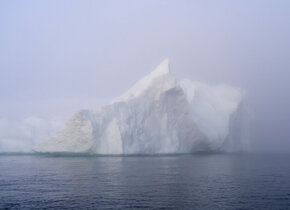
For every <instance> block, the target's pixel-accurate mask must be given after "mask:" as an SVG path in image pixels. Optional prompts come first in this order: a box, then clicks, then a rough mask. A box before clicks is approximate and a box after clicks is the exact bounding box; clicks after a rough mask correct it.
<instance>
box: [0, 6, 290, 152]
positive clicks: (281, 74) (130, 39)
mask: <svg viewBox="0 0 290 210" xmlns="http://www.w3.org/2000/svg"><path fill="white" fill-rule="evenodd" d="M289 11H290V2H289V1H286V0H285V1H282V0H281V1H266V0H264V1H258V0H257V1H242V0H241V1H230V0H229V1H177V0H175V1H169V0H168V1H165V0H159V1H153V0H152V1H133V0H132V1H127V0H126V1H125V0H123V1H110V0H109V1H57V0H55V1H48V0H44V1H29V0H28V1H1V3H0V28H1V33H0V46H1V47H0V102H1V103H0V104H1V105H0V119H1V120H0V126H1V127H0V138H1V139H2V140H3V139H15V138H16V139H17V140H15V141H14V142H16V144H18V143H17V142H18V140H19V139H21V136H22V134H21V132H22V131H23V129H22V128H23V126H22V124H21V123H22V122H23V123H24V124H25V123H26V124H27V119H39V120H40V119H41V120H43V119H45V120H44V121H49V122H57V123H52V124H49V125H48V124H45V123H40V124H41V125H39V126H40V127H41V128H42V127H45V126H48V127H53V128H55V127H57V126H59V124H61V123H59V122H60V121H65V120H66V119H67V118H68V117H69V116H70V115H71V114H72V113H73V112H75V111H76V110H77V109H81V108H94V107H97V106H99V105H102V104H105V103H107V102H109V101H111V100H112V99H113V98H115V97H117V96H119V95H121V94H122V93H123V92H124V91H126V90H127V89H128V88H130V87H131V86H132V85H133V84H134V83H135V82H136V81H137V80H138V79H139V78H140V77H142V76H144V75H146V74H147V73H149V72H150V71H152V70H153V69H154V68H155V67H156V66H157V65H158V64H159V63H160V62H161V61H162V60H163V59H164V58H166V57H168V58H169V60H170V68H171V71H172V73H173V74H174V75H175V76H176V77H178V78H190V79H192V80H198V81H203V82H207V83H213V84H216V83H224V84H229V85H232V86H236V87H240V88H241V89H243V90H244V92H245V95H246V97H245V98H246V99H245V100H246V101H245V103H246V104H247V106H248V110H249V112H250V113H251V126H250V127H251V142H252V149H253V151H259V152H260V151H267V152H268V151H273V152H276V151H279V152H280V151H281V152H282V151H283V152H285V151H286V152H290V130H289V128H290V111H289V107H290V94H289V93H288V91H289V89H290V82H289V77H290V69H289V67H290V59H289V55H290V12H289ZM41 120H40V121H41ZM36 121H37V120H34V121H33V122H36ZM19 124H21V125H19ZM26 124H25V125H26ZM44 124H45V126H43V125H44ZM52 125H53V126H52ZM54 125H57V126H54ZM7 127H9V129H7ZM20 127H21V129H22V131H21V132H19V130H21V129H20ZM7 130H10V131H11V132H10V131H9V132H7ZM30 130H31V129H30ZM43 130H45V129H43ZM23 132H24V131H23ZM43 132H45V133H46V131H43ZM7 133H8V134H7ZM24 133H25V132H24ZM26 133H27V132H26ZM23 135H24V134H23ZM27 135H28V134H27ZM41 135H42V134H41ZM41 135H39V136H41ZM19 136H20V137H19ZM23 139H24V140H25V139H26V137H25V138H23ZM33 141H34V140H33ZM35 141H37V140H35ZM19 144H20V143H19ZM7 147H9V144H8V146H7Z"/></svg>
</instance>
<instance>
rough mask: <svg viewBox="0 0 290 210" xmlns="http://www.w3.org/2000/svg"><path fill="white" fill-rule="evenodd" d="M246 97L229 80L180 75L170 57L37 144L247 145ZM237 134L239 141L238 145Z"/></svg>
mask: <svg viewBox="0 0 290 210" xmlns="http://www.w3.org/2000/svg"><path fill="white" fill-rule="evenodd" d="M242 98H243V97H242V93H241V91H240V90H239V89H237V88H233V87H230V86H226V85H207V84H204V83H200V82H193V81H190V80H182V81H178V80H177V79H176V78H175V77H174V76H173V75H172V74H171V72H170V71H169V61H168V59H166V60H164V61H163V62H162V63H161V64H160V65H159V66H158V67H157V68H156V69H155V70H154V71H153V72H151V73H150V74H149V75H147V76H145V77H143V78H142V79H141V80H140V81H139V82H137V83H136V84H135V85H134V86H133V87H132V88H131V89H129V90H128V91H127V92H126V93H124V94H123V95H121V96H120V97H118V98H117V99H115V100H114V101H113V102H112V103H111V104H109V105H106V106H103V107H100V108H98V109H96V110H83V111H79V112H78V113H76V114H75V115H74V116H73V117H72V118H71V119H70V120H69V121H68V122H67V124H66V126H65V128H64V129H62V130H60V131H59V132H58V133H56V134H55V135H54V136H52V137H51V138H49V139H47V140H45V141H43V142H41V143H40V144H38V145H37V146H36V147H35V148H34V150H35V151H36V152H41V153H53V152H69V153H91V154H166V153H191V152H196V151H233V150H234V151H239V150H244V149H245V147H244V145H243V141H244V139H243V138H239V137H237V134H239V133H241V130H242V129H243V128H242V126H243V123H240V122H239V119H241V117H239V115H240V114H241V113H242V112H241V111H239V110H240V109H242V108H241V102H242ZM232 124H233V125H232ZM236 125H240V126H241V128H240V127H239V126H236ZM233 128H234V129H233ZM240 136H241V135H240ZM233 138H235V139H238V141H239V142H238V144H237V145H240V146H238V147H236V146H233V145H235V139H233ZM229 145H230V146H229Z"/></svg>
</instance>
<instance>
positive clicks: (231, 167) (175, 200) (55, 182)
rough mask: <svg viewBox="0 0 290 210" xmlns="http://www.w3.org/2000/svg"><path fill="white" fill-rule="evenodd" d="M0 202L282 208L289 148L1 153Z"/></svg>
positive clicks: (9, 205)
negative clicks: (176, 152) (168, 152)
mask: <svg viewBox="0 0 290 210" xmlns="http://www.w3.org/2000/svg"><path fill="white" fill-rule="evenodd" d="M0 209H213V210H214V209H261V210H262V209H263V210H265V209H290V154H286V153H285V154H251V153H250V154H192V155H159V156H158V155H156V156H146V155H143V156H142V155H141V156H85V155H84V156H81V155H80V156H72V155H24V154H17V155H16V154H2V155H0Z"/></svg>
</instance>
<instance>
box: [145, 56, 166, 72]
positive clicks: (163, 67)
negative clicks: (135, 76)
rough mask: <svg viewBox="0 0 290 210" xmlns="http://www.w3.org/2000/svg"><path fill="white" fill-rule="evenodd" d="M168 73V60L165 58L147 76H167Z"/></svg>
mask: <svg viewBox="0 0 290 210" xmlns="http://www.w3.org/2000/svg"><path fill="white" fill-rule="evenodd" d="M168 73H170V70H169V59H168V58H166V59H164V60H163V61H162V62H161V63H160V64H159V65H158V66H157V67H156V68H155V69H154V71H152V72H151V73H150V74H149V75H151V76H160V75H163V74H168ZM149 75H148V76H149Z"/></svg>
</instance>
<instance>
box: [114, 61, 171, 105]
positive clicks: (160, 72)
mask: <svg viewBox="0 0 290 210" xmlns="http://www.w3.org/2000/svg"><path fill="white" fill-rule="evenodd" d="M167 75H171V73H170V70H169V60H168V58H166V59H164V60H163V61H162V62H161V63H160V64H159V65H158V66H157V67H156V68H155V69H154V70H153V71H152V72H151V73H149V74H148V75H147V76H145V77H143V78H142V79H140V80H139V81H138V82H137V83H136V84H135V85H133V87H132V88H130V89H129V90H128V91H127V92H125V94H123V95H121V96H120V97H118V98H117V99H116V100H114V101H113V102H117V101H125V100H128V99H130V98H133V97H137V96H139V95H140V94H141V93H142V92H144V91H145V90H147V89H148V88H149V87H150V85H151V84H152V83H153V81H155V80H156V79H157V78H160V77H163V76H167Z"/></svg>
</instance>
